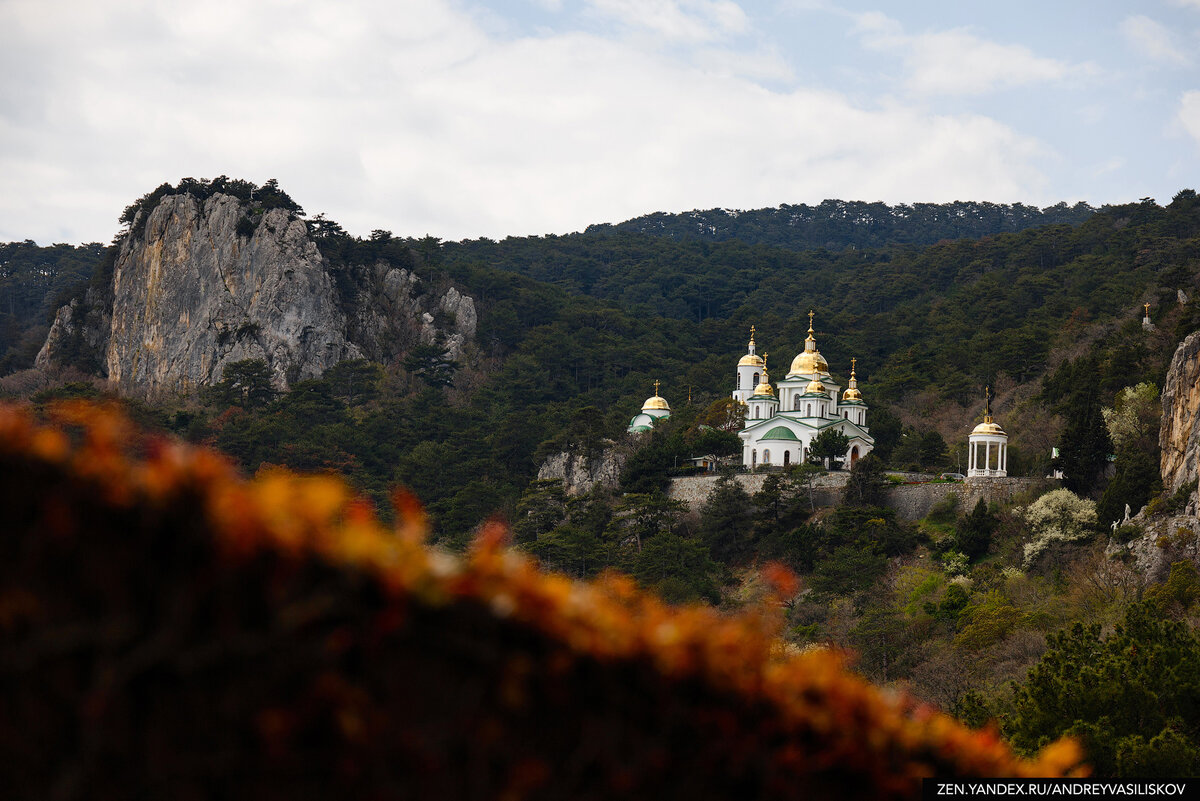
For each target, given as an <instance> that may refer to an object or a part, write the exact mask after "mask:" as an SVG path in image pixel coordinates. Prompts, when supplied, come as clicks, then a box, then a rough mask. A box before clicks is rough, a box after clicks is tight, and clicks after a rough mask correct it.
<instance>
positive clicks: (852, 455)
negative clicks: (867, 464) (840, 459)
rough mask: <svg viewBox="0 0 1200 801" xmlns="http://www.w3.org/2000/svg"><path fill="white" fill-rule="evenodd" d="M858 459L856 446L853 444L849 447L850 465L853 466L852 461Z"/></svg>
mask: <svg viewBox="0 0 1200 801" xmlns="http://www.w3.org/2000/svg"><path fill="white" fill-rule="evenodd" d="M857 461H858V446H857V445H855V446H854V447H853V448H851V449H850V466H851V467H854V463H855V462H857Z"/></svg>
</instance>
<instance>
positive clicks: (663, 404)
mask: <svg viewBox="0 0 1200 801" xmlns="http://www.w3.org/2000/svg"><path fill="white" fill-rule="evenodd" d="M655 409H658V410H662V411H668V412H669V411H671V406H670V404H668V403H667V399H666V398H664V397H662V396H660V395H659V394H658V382H657V381H655V382H654V394H653V395H651V396H650V397H649V398H646V402H645V403H643V404H642V411H643V412H649V411H653V410H655Z"/></svg>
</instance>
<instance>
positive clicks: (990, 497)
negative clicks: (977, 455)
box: [667, 473, 1057, 520]
mask: <svg viewBox="0 0 1200 801" xmlns="http://www.w3.org/2000/svg"><path fill="white" fill-rule="evenodd" d="M849 478H850V475H849V473H829V474H828V475H824V476H819V477H817V478H816V479H814V487H815V489H816V492H815V501H816V503H817V505H818V506H835V505H836V504H837V503H838V502H839V501H840V500H841V494H842V487H844V486H845V485H846V482H847V481H848V480H849ZM765 479H766V474H763V473H743V474H739V475H737V476H735V480H736V481H738V482H739V483H740V484H741V485H742V487H743V488H744V489H745V490H746V492H748V493H750V494H751V495H753V494H754V493H756V492H758V491H759V490H760V489H762V485H763V481H764V480H765ZM716 483H717V476H715V475H709V476H688V477H687V478H676V479H672V480H671V486H670V488H669V489H668V490H667V495H668V496H669V497H671V498H673V499H675V500H677V501H683V502H684V503H686V504H687V505H688V508H690V509H692V510H693V511H699V509H700V507H701V506H703V505H704V501H705V500H706V499H707V498H708V494H709V493H710V492H712V489H713V487H714V486H715V485H716ZM1053 486H1057V485H1056V484H1054V485H1052V484H1050V483H1049V482H1048V481H1047V480H1046V479H1042V478H983V479H968V480H967V481H965V482H958V483H946V484H942V483H936V484H935V483H927V484H897V485H893V486H890V487H888V488H887V506H888V507H889V508H891V509H895V510H896V514H897V516H899V517H900V518H901V519H902V520H920V519H921V518H923V517H925V515H927V514H929V510H930V509H932V508H933V506H934V504H936V503H937V502H938V501H940V500H942V499H943V498H945V497H946V496H947V495H950V494H953V495H957V496H958V510H959V513H960V514H965V513H966V512H969V511H971V509H973V508H974V507H975V504H976V503H977V502H978V501H979V499H980V498H985V499H987V501H988V502H989V503H992V502H1003V503H1007V502H1010V501H1012V499H1013V497H1014V496H1016V495H1018V494H1020V493H1022V492H1025V491H1027V490H1031V489H1035V488H1038V487H1044V488H1046V489H1052V488H1053Z"/></svg>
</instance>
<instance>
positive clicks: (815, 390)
mask: <svg viewBox="0 0 1200 801" xmlns="http://www.w3.org/2000/svg"><path fill="white" fill-rule="evenodd" d="M826 392H828V390H827V389H825V385H824V384H822V383H821V379H819V378H816V377H815V376H814V377H813V380H812V381H809V382H808V389H806V390H804V394H805V395H824V394H825V393H826Z"/></svg>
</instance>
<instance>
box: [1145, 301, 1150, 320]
mask: <svg viewBox="0 0 1200 801" xmlns="http://www.w3.org/2000/svg"><path fill="white" fill-rule="evenodd" d="M1144 305H1145V306H1146V316H1147V317H1149V316H1150V304H1149V303H1146V304H1144Z"/></svg>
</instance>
